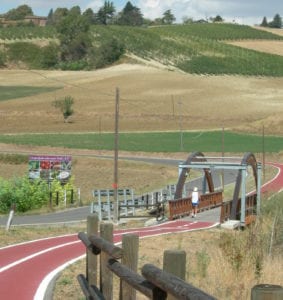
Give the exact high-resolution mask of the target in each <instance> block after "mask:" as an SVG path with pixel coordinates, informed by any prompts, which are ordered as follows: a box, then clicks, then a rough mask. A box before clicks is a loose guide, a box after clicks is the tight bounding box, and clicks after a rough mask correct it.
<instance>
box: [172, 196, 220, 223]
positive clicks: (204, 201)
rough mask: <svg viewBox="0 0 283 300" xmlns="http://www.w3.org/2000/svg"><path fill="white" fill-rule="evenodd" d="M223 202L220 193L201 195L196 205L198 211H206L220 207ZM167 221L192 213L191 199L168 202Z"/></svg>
mask: <svg viewBox="0 0 283 300" xmlns="http://www.w3.org/2000/svg"><path fill="white" fill-rule="evenodd" d="M222 202H223V193H222V191H217V192H213V193H207V194H202V195H201V196H200V201H199V205H198V210H200V211H201V210H206V209H211V208H215V207H217V206H221V205H222ZM168 204H169V219H170V220H174V219H177V218H182V217H185V216H188V215H190V214H191V212H192V209H193V207H192V197H191V196H190V197H187V198H182V199H176V200H169V201H168Z"/></svg>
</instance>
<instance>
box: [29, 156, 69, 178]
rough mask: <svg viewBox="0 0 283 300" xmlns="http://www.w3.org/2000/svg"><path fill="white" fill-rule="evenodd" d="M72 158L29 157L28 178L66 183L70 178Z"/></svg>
mask: <svg viewBox="0 0 283 300" xmlns="http://www.w3.org/2000/svg"><path fill="white" fill-rule="evenodd" d="M71 167H72V157H71V156H61V155H60V156H58V155H52V156H51V155H30V156H29V178H30V179H37V178H41V179H45V180H47V181H48V182H50V181H52V180H53V179H58V180H60V181H61V182H62V183H66V182H67V181H68V179H69V178H70V176H71Z"/></svg>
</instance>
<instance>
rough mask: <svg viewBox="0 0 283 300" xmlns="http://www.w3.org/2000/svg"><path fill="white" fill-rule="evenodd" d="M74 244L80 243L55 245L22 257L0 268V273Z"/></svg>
mask: <svg viewBox="0 0 283 300" xmlns="http://www.w3.org/2000/svg"><path fill="white" fill-rule="evenodd" d="M76 243H80V241H75V242H69V243H65V244H60V245H57V246H54V247H50V248H47V249H44V250H42V251H39V252H36V253H34V254H31V255H28V256H26V257H23V258H21V259H19V260H16V261H14V262H12V263H11V264H8V265H6V266H4V267H2V268H0V273H2V272H4V271H7V270H9V269H11V268H13V267H15V266H17V265H19V264H21V263H23V262H25V261H28V260H30V259H33V258H34V257H36V256H39V255H42V254H44V253H47V252H50V251H53V250H56V249H59V248H62V247H65V246H69V245H72V244H76Z"/></svg>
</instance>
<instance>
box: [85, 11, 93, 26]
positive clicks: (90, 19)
mask: <svg viewBox="0 0 283 300" xmlns="http://www.w3.org/2000/svg"><path fill="white" fill-rule="evenodd" d="M83 16H84V17H85V19H86V20H87V22H88V23H89V24H94V23H95V15H94V12H93V10H92V9H91V8H88V9H86V10H85V11H84V12H83Z"/></svg>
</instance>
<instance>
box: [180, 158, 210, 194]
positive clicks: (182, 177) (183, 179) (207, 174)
mask: <svg viewBox="0 0 283 300" xmlns="http://www.w3.org/2000/svg"><path fill="white" fill-rule="evenodd" d="M206 161H207V159H206V158H205V156H204V154H203V153H202V152H193V153H192V154H190V155H189V156H188V158H187V160H186V161H185V162H184V163H183V164H184V165H189V164H190V163H191V162H206ZM203 170H204V174H205V178H206V182H207V184H208V189H209V192H210V193H212V192H214V184H213V180H212V176H211V172H210V168H204V169H203ZM189 172H190V168H186V167H185V168H182V170H181V172H180V174H179V178H178V182H177V185H176V192H175V196H174V199H180V198H182V194H183V189H184V185H185V182H186V178H187V176H188V173H189Z"/></svg>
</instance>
